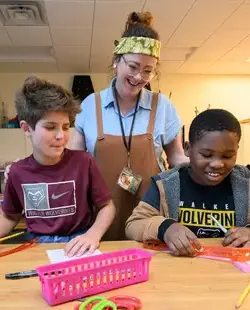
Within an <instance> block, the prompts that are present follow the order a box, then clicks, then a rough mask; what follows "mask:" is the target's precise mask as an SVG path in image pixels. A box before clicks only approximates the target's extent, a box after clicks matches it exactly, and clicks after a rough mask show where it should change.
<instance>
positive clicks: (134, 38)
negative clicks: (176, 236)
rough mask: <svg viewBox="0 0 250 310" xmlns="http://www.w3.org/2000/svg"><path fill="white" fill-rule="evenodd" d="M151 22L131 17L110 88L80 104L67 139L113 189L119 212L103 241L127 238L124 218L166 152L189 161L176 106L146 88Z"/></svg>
mask: <svg viewBox="0 0 250 310" xmlns="http://www.w3.org/2000/svg"><path fill="white" fill-rule="evenodd" d="M152 20H153V17H152V15H151V13H149V12H146V13H135V12H133V13H131V14H130V15H129V17H128V20H127V22H126V26H125V30H124V33H123V34H122V37H121V39H120V40H116V41H115V48H114V54H113V63H112V67H113V69H114V79H113V80H112V81H111V83H110V86H109V88H107V89H105V90H103V91H101V92H100V93H97V94H92V95H90V96H89V97H87V98H86V99H85V100H84V101H83V103H82V111H81V113H80V114H78V115H77V117H76V122H75V133H74V135H73V137H72V141H71V148H73V149H84V150H88V151H89V152H90V153H91V154H92V155H93V156H94V157H95V158H96V160H97V162H98V164H99V166H100V168H101V171H102V175H103V177H104V178H105V181H106V183H107V184H108V186H109V188H110V190H111V193H112V199H113V201H114V203H115V206H116V210H117V212H116V219H115V221H114V223H113V225H112V226H111V228H110V230H109V231H108V233H107V234H106V236H105V239H107V240H118V239H124V238H125V222H126V219H127V218H128V217H129V216H130V214H131V213H132V211H133V209H134V208H135V207H136V205H137V203H138V202H139V201H140V198H141V197H142V195H143V193H144V192H145V191H146V189H147V187H148V185H149V182H150V177H151V176H153V175H155V174H157V173H158V172H160V171H161V170H164V169H165V167H164V161H163V159H162V153H163V152H164V151H165V152H166V155H167V160H168V164H169V165H170V166H174V165H176V164H178V163H181V162H183V161H187V158H186V157H185V156H184V153H183V149H182V144H181V139H180V137H179V135H178V134H179V131H180V128H181V124H180V120H179V118H178V116H177V114H176V110H175V108H174V106H173V105H172V103H171V102H170V101H169V100H168V98H167V97H165V96H164V95H163V94H158V93H153V92H151V91H149V90H147V89H146V88H145V87H146V85H148V84H149V83H150V81H151V80H152V79H153V78H154V77H155V76H156V74H157V71H158V63H159V59H160V48H161V43H160V40H159V34H158V33H157V31H156V30H154V29H153V28H152ZM124 180H126V182H124Z"/></svg>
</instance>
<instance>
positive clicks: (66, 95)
mask: <svg viewBox="0 0 250 310" xmlns="http://www.w3.org/2000/svg"><path fill="white" fill-rule="evenodd" d="M15 106H16V110H17V115H18V119H19V121H22V120H23V121H26V122H27V124H29V125H30V126H31V127H32V129H35V127H36V123H37V122H38V121H39V120H40V119H42V118H43V116H44V115H45V113H47V112H50V111H60V112H66V113H68V115H69V119H70V121H74V118H75V116H76V114H77V113H79V112H80V111H81V108H80V103H79V102H78V101H77V100H76V99H74V97H73V95H72V93H71V92H69V91H67V90H66V89H64V88H63V87H62V86H60V85H57V84H54V83H51V82H49V81H46V80H42V79H40V78H38V77H36V76H35V75H32V76H29V77H28V78H26V79H25V81H24V84H23V87H22V89H21V90H19V91H18V92H17V93H16V98H15Z"/></svg>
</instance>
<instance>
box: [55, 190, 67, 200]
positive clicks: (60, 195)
mask: <svg viewBox="0 0 250 310" xmlns="http://www.w3.org/2000/svg"><path fill="white" fill-rule="evenodd" d="M68 193H69V191H67V192H65V193H62V194H59V195H55V194H54V193H53V195H52V199H58V198H60V197H62V196H64V195H66V194H68Z"/></svg>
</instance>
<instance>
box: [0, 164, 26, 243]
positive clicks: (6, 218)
mask: <svg viewBox="0 0 250 310" xmlns="http://www.w3.org/2000/svg"><path fill="white" fill-rule="evenodd" d="M12 179H13V176H12V170H11V171H10V172H9V176H8V182H7V183H6V186H5V189H4V200H3V206H2V208H0V238H1V237H4V236H6V235H8V234H9V233H10V232H11V231H12V230H13V229H14V228H15V226H16V225H17V223H18V222H19V220H20V219H21V217H22V211H23V208H22V205H21V203H20V201H19V198H18V195H17V192H16V190H15V187H14V186H13V184H12Z"/></svg>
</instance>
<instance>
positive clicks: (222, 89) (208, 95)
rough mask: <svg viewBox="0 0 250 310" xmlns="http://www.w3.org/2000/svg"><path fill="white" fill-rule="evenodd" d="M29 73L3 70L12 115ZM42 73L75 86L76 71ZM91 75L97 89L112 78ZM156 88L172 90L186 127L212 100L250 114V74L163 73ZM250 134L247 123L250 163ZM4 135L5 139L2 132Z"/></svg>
mask: <svg viewBox="0 0 250 310" xmlns="http://www.w3.org/2000/svg"><path fill="white" fill-rule="evenodd" d="M26 76H27V75H26V74H3V73H2V74H0V102H1V100H3V101H4V103H5V104H6V107H7V114H8V116H10V117H13V116H15V109H14V96H15V92H16V90H17V89H18V88H19V87H21V85H22V83H23V81H24V79H25V77H26ZM38 76H40V77H42V78H46V79H49V80H51V81H53V82H55V83H59V84H61V85H63V86H64V87H66V88H68V89H71V86H72V80H73V76H74V74H73V73H72V74H69V73H67V74H66V73H65V74H38ZM91 78H92V82H93V85H94V88H95V90H96V91H99V90H101V89H103V88H106V87H107V86H108V84H109V82H110V76H109V75H108V74H91ZM152 88H153V89H154V90H158V89H159V88H160V90H161V92H162V93H164V94H165V95H167V96H168V95H169V93H170V92H172V97H171V100H172V102H173V103H174V104H175V106H176V108H177V111H178V113H179V115H180V117H181V119H182V121H183V124H185V125H186V129H188V126H189V124H190V123H191V121H192V119H193V118H194V117H195V112H194V110H195V107H196V106H197V108H198V110H199V111H200V112H201V111H203V110H205V109H207V107H208V105H209V104H210V106H211V108H224V109H227V110H229V111H230V112H232V113H233V114H234V115H235V116H236V117H237V118H238V119H240V120H241V119H244V118H250V76H223V75H163V74H162V76H161V79H160V82H159V84H158V81H157V80H155V81H153V82H152ZM0 114H1V111H0ZM186 133H187V131H186ZM249 135H250V126H249V125H244V126H243V138H242V142H241V146H240V153H239V160H238V162H239V163H242V164H248V163H250V156H249V155H248V154H250V143H249ZM0 139H1V140H0V142H1V143H2V142H3V141H2V139H3V138H1V135H0ZM7 143H8V142H7ZM6 156H7V154H6ZM6 156H5V158H6ZM7 157H8V156H7ZM11 157H12V156H11ZM0 163H1V152H0Z"/></svg>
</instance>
